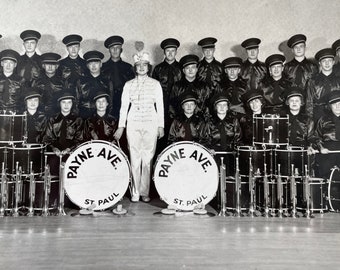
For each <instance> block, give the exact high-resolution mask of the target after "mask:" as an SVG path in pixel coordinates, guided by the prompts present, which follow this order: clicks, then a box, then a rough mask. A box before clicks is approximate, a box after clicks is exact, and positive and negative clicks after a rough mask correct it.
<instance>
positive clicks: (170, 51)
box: [164, 48, 177, 62]
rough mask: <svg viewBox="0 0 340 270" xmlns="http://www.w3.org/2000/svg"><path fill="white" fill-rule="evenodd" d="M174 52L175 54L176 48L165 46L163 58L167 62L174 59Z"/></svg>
mask: <svg viewBox="0 0 340 270" xmlns="http://www.w3.org/2000/svg"><path fill="white" fill-rule="evenodd" d="M176 54H177V49H176V48H167V49H165V50H164V55H165V59H166V60H167V61H169V62H172V61H174V60H175V57H176Z"/></svg>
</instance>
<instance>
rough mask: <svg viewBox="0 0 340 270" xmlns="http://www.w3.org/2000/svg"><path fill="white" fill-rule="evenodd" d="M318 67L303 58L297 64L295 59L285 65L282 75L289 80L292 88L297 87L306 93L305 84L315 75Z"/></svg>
mask: <svg viewBox="0 0 340 270" xmlns="http://www.w3.org/2000/svg"><path fill="white" fill-rule="evenodd" d="M318 71H319V67H318V65H317V64H315V63H313V62H312V61H310V60H308V59H307V58H305V59H304V60H303V61H301V62H299V61H297V60H296V59H295V58H294V59H293V60H292V61H290V62H288V63H286V64H285V67H284V70H283V74H284V76H285V77H286V78H287V79H288V80H290V81H291V82H292V84H293V86H298V87H300V88H301V89H303V90H305V91H306V84H307V81H308V80H309V79H311V78H312V76H313V75H315V74H317V72H318Z"/></svg>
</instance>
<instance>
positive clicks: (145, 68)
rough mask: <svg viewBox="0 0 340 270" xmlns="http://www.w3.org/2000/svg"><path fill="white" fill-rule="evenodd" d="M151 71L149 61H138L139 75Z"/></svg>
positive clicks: (137, 70)
mask: <svg viewBox="0 0 340 270" xmlns="http://www.w3.org/2000/svg"><path fill="white" fill-rule="evenodd" d="M148 71H149V65H148V63H147V62H138V63H136V72H137V74H138V75H141V76H143V75H145V74H147V73H148Z"/></svg>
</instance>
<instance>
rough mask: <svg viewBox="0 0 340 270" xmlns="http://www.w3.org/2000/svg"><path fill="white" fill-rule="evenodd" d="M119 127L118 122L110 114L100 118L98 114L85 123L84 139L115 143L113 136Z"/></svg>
mask: <svg viewBox="0 0 340 270" xmlns="http://www.w3.org/2000/svg"><path fill="white" fill-rule="evenodd" d="M117 127H118V122H117V120H116V119H115V118H114V117H113V116H112V115H109V114H105V115H104V116H102V117H101V116H99V115H98V114H97V113H96V114H94V115H93V116H92V117H90V118H88V119H86V120H85V123H84V139H85V140H86V141H89V140H104V141H108V142H113V141H114V137H113V134H114V133H115V132H116V130H117Z"/></svg>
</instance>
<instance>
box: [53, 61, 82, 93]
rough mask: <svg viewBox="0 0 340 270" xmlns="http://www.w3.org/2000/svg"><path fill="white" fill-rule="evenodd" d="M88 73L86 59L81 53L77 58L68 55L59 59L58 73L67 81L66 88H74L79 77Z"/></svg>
mask: <svg viewBox="0 0 340 270" xmlns="http://www.w3.org/2000/svg"><path fill="white" fill-rule="evenodd" d="M87 73H88V69H87V67H86V61H85V60H84V59H83V58H81V57H80V56H79V55H78V57H77V58H76V59H72V58H70V57H69V56H67V57H66V58H64V59H62V60H60V61H59V68H58V75H59V76H61V78H62V79H63V81H65V87H66V88H72V87H73V88H74V87H75V84H76V82H77V80H78V79H79V77H80V76H85V75H86V74H87Z"/></svg>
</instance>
